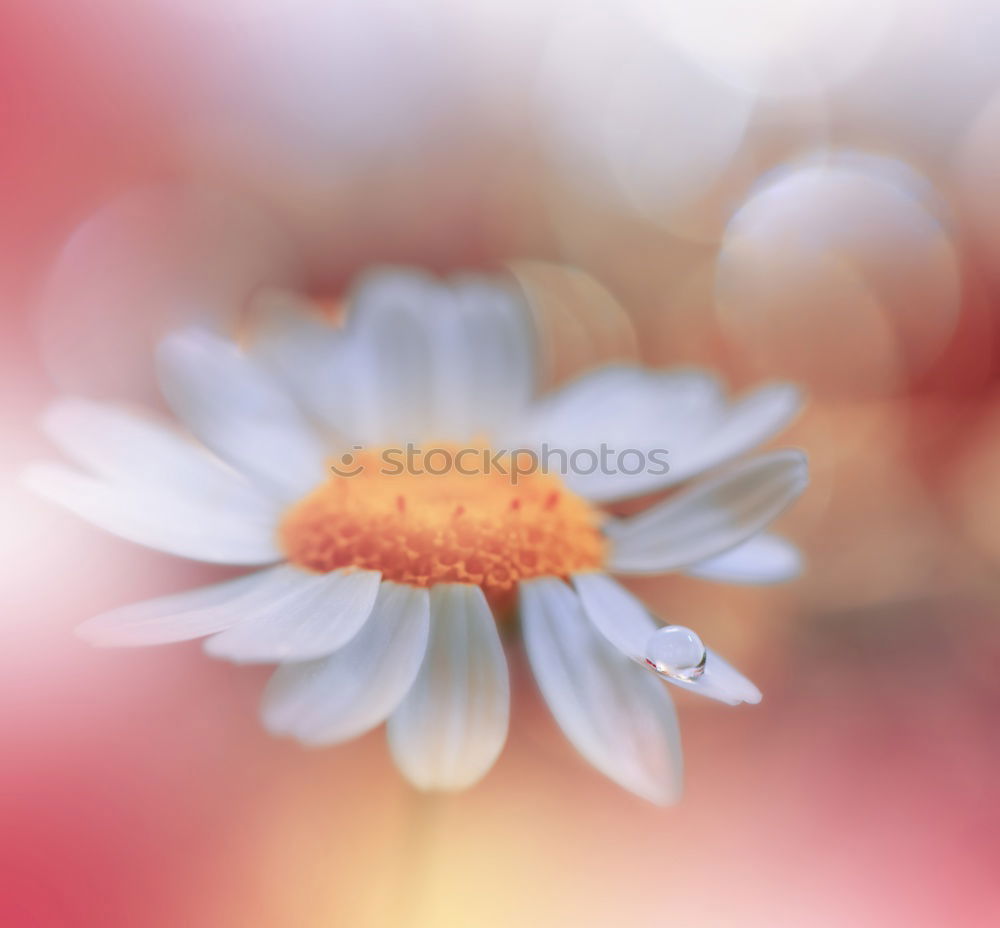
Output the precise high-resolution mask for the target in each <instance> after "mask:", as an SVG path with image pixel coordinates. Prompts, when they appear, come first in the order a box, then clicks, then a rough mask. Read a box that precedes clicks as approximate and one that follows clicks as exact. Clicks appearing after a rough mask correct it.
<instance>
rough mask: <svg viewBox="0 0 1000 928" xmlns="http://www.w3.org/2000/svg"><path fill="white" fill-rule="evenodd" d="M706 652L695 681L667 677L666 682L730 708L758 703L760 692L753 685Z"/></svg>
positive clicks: (711, 651) (715, 656)
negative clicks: (698, 675)
mask: <svg viewBox="0 0 1000 928" xmlns="http://www.w3.org/2000/svg"><path fill="white" fill-rule="evenodd" d="M707 652H708V657H707V658H706V660H705V672H704V673H703V674H702V675H701V676H700V677H698V679H697V680H691V681H686V680H676V679H674V678H673V677H667V678H666V679H667V681H668V682H670V683H672V684H673V685H674V686H679V687H680V688H681V689H685V690H691V692H692V693H697V694H698V695H699V696H707V697H708V698H709V699H716V700H718V701H719V702H724V703H726V704H727V705H730V706H737V705H739V704H740V703H742V702H747V703H758V702H760V700H761V695H760V690H759V689H757V687H756V686H754V685H753V683H751V682H750V681H749V680H748V679H747V678H746V677H745V676H743V674H741V673H740V672H739V671H738V670H737V669H736V668H735V667H733V666H732V665H731V664H729V663H727V662H726V661H724V660H723V659H722V658H721V657H719V655H718V654H716V653H715V652H714V651H713V650H712V649H711V648H708V649H707Z"/></svg>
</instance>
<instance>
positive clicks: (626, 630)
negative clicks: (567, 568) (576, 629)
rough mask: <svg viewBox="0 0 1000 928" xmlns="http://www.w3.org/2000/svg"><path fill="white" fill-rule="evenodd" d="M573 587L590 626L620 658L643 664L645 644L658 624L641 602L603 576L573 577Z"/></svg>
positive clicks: (588, 574) (575, 575)
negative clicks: (605, 639)
mask: <svg viewBox="0 0 1000 928" xmlns="http://www.w3.org/2000/svg"><path fill="white" fill-rule="evenodd" d="M573 586H575V587H576V591H577V593H578V594H579V595H580V602H581V603H582V604H583V609H584V611H585V612H586V613H587V616H588V618H589V619H590V621H591V622H593V623H594V627H595V628H596V629H597V630H598V631H599V632H600V633H601V634H602V635H604V637H605V638H607V639H608V641H610V642H611V643H612V644H613V645H614V646H615V647H616V648H618V650H619V651H621V652H622V653H623V654H624V655H626V656H627V657H630V658H632V660H634V661H638V662H639V663H640V664H643V665H645V662H646V642H647V641H649V636H650V635H651V634H653V632H655V631H656V629H657V628H659V627H660V623H658V622H657V621H656V620H655V619H654V618H653V617H652V615H650V613H649V610H648V609H647V608H646V607H645V606H644V605H643V603H642V601H641V600H639V599H638V598H636V597H635V596H633V595H632V594H631V593H630V592H629V591H628V590H626V589H625V588H624V587H623V586H622V585H621V584H620V583H617V582H616V581H614V580H612V579H611V577H609V576H607V575H606V574H599V573H587V574H574V575H573Z"/></svg>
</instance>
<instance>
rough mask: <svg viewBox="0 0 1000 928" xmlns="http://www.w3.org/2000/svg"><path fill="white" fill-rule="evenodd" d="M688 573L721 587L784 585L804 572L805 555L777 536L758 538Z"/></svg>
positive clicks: (758, 536) (689, 570)
mask: <svg viewBox="0 0 1000 928" xmlns="http://www.w3.org/2000/svg"><path fill="white" fill-rule="evenodd" d="M684 572H685V573H688V574H691V575H692V576H694V577H701V578H702V579H703V580H716V581H719V582H720V583H782V582H784V581H786V580H793V579H795V577H797V576H798V575H799V574H800V573H801V572H802V555H801V554H800V553H799V550H798V548H796V547H795V545H793V544H792V543H791V542H790V541H786V540H785V539H784V538H779V537H778V536H777V535H755V536H754V537H753V538H750V539H749V540H748V541H744V542H743V544H741V545H737V546H736V547H735V548H730V549H729V550H728V551H725V552H724V553H722V554H719V555H716V556H715V557H712V558H708V559H707V560H704V561H699V562H698V563H697V564H693V565H691V566H690V567H688V568H686V569H685V571H684Z"/></svg>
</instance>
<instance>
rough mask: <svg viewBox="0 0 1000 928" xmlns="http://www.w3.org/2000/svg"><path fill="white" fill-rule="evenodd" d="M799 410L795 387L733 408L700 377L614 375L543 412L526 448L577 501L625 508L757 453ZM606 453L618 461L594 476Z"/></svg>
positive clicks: (622, 371)
mask: <svg viewBox="0 0 1000 928" xmlns="http://www.w3.org/2000/svg"><path fill="white" fill-rule="evenodd" d="M799 403H800V399H799V394H798V391H797V390H796V389H795V388H794V387H793V386H791V385H788V384H774V385H770V386H766V387H763V388H761V389H759V390H757V391H756V392H754V393H752V394H750V395H749V396H747V397H744V398H743V399H741V400H738V401H737V402H735V403H730V402H729V401H727V400H726V398H725V396H724V394H723V392H722V388H721V386H720V384H719V383H718V381H717V380H715V378H713V377H712V376H711V375H709V374H707V373H704V372H701V371H693V370H670V371H651V370H646V369H643V368H639V367H633V366H626V365H614V366H609V367H605V368H601V369H600V370H597V371H594V372H593V373H590V374H587V375H585V376H584V377H582V378H580V379H579V380H576V381H574V382H573V383H571V384H569V385H568V386H566V387H564V388H563V389H562V390H560V391H558V392H557V393H555V394H553V395H551V396H549V397H547V398H546V399H545V400H543V401H542V402H540V403H539V404H537V405H536V406H535V407H534V409H532V410H531V412H530V413H529V414H528V417H527V425H526V427H525V431H524V433H523V437H522V441H523V443H525V444H529V445H531V446H532V447H535V448H539V447H541V446H546V447H548V448H549V449H550V454H549V462H550V469H552V470H555V471H556V472H559V473H563V474H564V475H565V479H566V482H567V484H568V485H569V487H570V489H572V490H574V491H575V492H577V493H579V494H581V495H583V496H585V497H587V498H589V499H593V500H598V501H607V500H613V499H624V498H627V497H630V496H638V495H642V494H644V493H649V492H652V491H654V490H657V489H662V488H664V487H667V486H673V485H675V484H677V483H679V482H681V481H683V480H687V479H689V478H690V477H692V476H695V475H696V474H699V473H702V472H704V471H705V470H708V469H709V468H711V467H714V466H716V465H718V464H720V463H722V462H723V461H726V460H728V459H730V458H733V457H736V456H737V455H740V454H742V453H744V452H745V451H748V450H750V449H751V448H753V447H755V446H756V445H758V444H760V443H762V442H764V441H766V440H767V439H768V438H769V437H771V436H772V435H774V434H775V433H776V432H777V431H779V430H780V429H781V428H783V427H784V426H785V425H786V424H787V423H788V421H789V420H790V419H791V418H792V417H793V416H794V414H795V412H796V411H797V410H798V407H799ZM602 447H603V448H604V449H607V452H610V455H609V456H606V457H605V463H604V464H602V465H600V466H597V467H594V468H593V469H592V471H591V472H589V473H587V472H586V471H588V470H591V462H592V461H594V460H595V457H594V455H595V454H597V455H599V454H600V453H601V449H602ZM558 449H562V452H563V453H562V454H560V453H559V451H558ZM629 450H633V451H635V452H639V453H641V454H642V455H644V456H645V466H644V467H642V469H641V470H639V472H638V473H628V472H627V471H633V470H636V469H638V468H639V467H640V466H641V463H642V462H641V459H639V458H638V457H637V456H636V455H635V454H631V455H624V456H623V454H622V453H623V452H626V451H629ZM574 452H576V453H577V456H576V457H575V458H574V457H571V456H572V455H573V453H574ZM588 452H589V453H588ZM607 452H606V453H607ZM567 460H569V462H570V466H568V467H567V466H564V462H566V461H567Z"/></svg>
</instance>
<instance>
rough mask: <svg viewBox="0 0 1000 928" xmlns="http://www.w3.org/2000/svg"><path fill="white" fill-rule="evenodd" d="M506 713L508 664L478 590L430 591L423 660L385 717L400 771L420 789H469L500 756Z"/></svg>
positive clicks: (445, 586)
mask: <svg viewBox="0 0 1000 928" xmlns="http://www.w3.org/2000/svg"><path fill="white" fill-rule="evenodd" d="M509 713H510V681H509V679H508V675H507V661H506V659H505V657H504V653H503V646H502V645H501V644H500V636H499V635H498V634H497V629H496V623H495V622H494V619H493V614H492V612H491V611H490V607H489V605H488V604H487V602H486V598H485V597H484V596H483V592H482V590H480V589H479V587H476V586H467V585H463V584H456V583H448V584H438V585H437V586H435V587H432V589H431V635H430V642H429V644H428V648H427V656H426V658H425V659H424V663H423V666H422V667H421V668H420V673H419V674H418V675H417V679H416V682H415V683H414V684H413V687H412V688H411V689H410V692H409V693H408V694H407V695H406V698H405V699H404V700H403V702H402V703H401V704H400V706H399V708H398V709H397V710H396V711H395V712H394V713H393V714H392V716H390V718H389V726H388V727H389V747H390V748H391V750H392V755H393V757H394V758H395V760H396V763H397V765H398V766H399V768H400V770H402V772H403V773H404V775H405V776H406V777H407V778H408V779H409V780H410V782H412V783H413V784H414V786H416V787H418V788H419V789H427V790H434V789H440V790H451V789H463V788H465V787H467V786H471V785H472V784H473V783H475V782H476V781H477V780H479V779H480V778H481V777H483V776H484V775H485V774H486V772H487V771H488V770H489V769H490V767H492V766H493V763H494V761H495V760H496V759H497V756H498V755H499V754H500V750H501V748H502V747H503V743H504V741H505V740H506V738H507V722H508V716H509Z"/></svg>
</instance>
